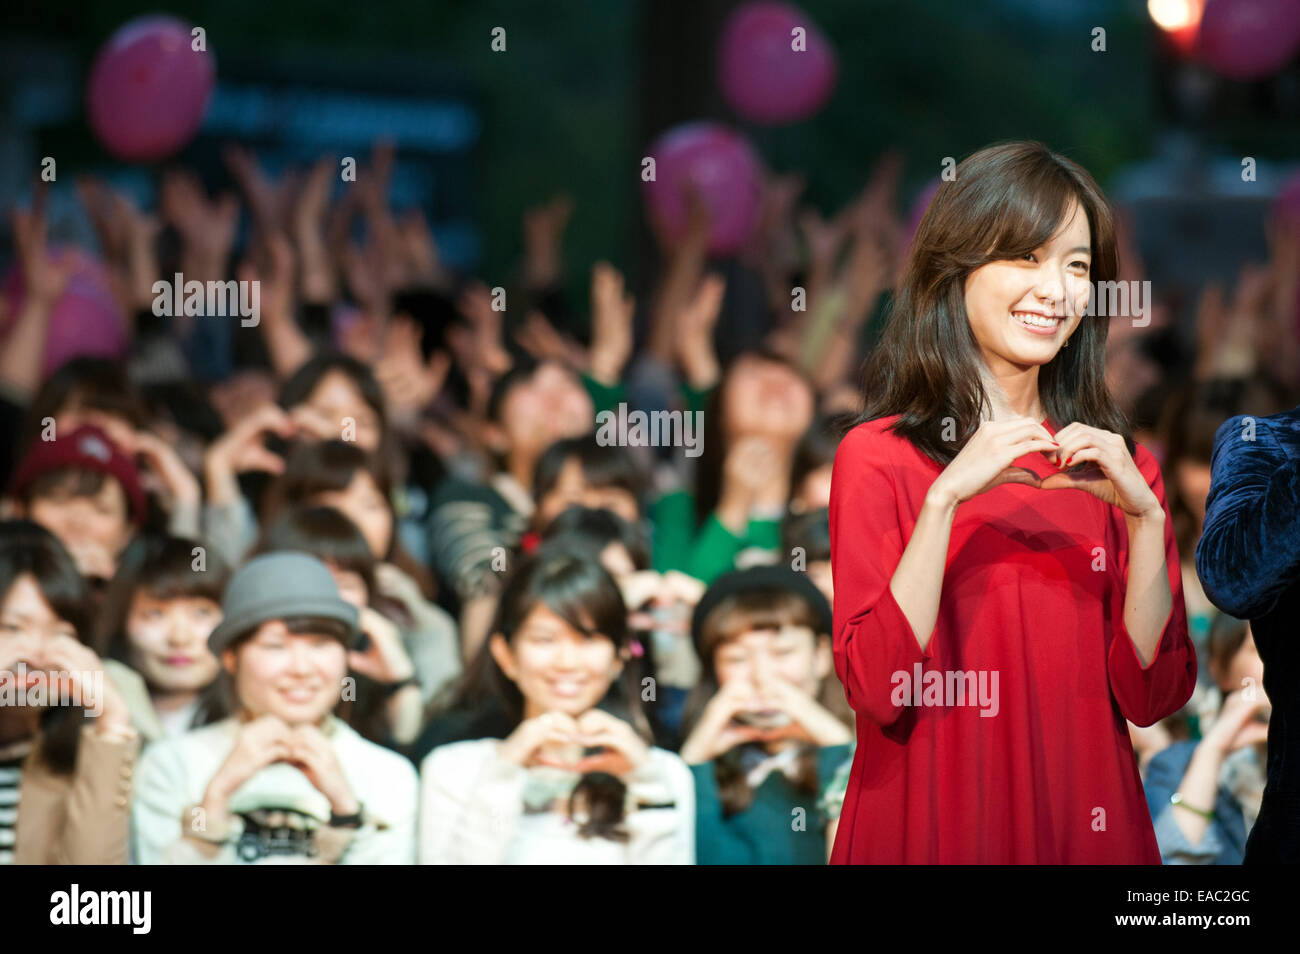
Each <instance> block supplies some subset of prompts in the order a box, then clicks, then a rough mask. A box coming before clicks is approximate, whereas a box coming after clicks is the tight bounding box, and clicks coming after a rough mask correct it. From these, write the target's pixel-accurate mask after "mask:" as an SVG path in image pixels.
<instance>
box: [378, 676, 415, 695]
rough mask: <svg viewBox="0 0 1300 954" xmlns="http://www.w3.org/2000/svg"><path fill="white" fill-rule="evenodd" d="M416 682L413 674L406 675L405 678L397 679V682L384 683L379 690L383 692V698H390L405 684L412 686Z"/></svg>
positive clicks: (404, 686)
mask: <svg viewBox="0 0 1300 954" xmlns="http://www.w3.org/2000/svg"><path fill="white" fill-rule="evenodd" d="M418 683H419V680H418V679H416V678H415V677H414V676H407V677H406V678H405V679H399V680H397V682H386V683H384V684H383V686H382V688H381V689H380V692H381V693H383V696H384V698H385V699H391V698H392V697H393V696H395V695H397V694H398V693H399V692H401V691H402V690H403V689H405V688H406V687H407V686H414V685H417V684H418Z"/></svg>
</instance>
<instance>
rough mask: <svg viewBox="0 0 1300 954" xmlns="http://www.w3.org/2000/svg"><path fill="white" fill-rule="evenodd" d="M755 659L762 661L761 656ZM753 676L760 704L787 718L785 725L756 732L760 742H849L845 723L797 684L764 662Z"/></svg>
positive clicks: (818, 743) (840, 743)
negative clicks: (774, 671) (760, 699)
mask: <svg viewBox="0 0 1300 954" xmlns="http://www.w3.org/2000/svg"><path fill="white" fill-rule="evenodd" d="M759 658H760V660H763V658H764V657H759ZM755 676H756V682H757V683H758V692H759V696H760V697H761V698H762V700H763V704H764V705H765V706H771V707H772V708H774V709H779V710H780V711H781V712H784V713H785V714H786V715H787V716H789V717H790V722H789V723H788V724H787V725H783V726H777V727H776V728H773V729H767V730H764V731H763V732H762V733H761V735H760V740H761V741H764V742H776V741H778V740H781V739H798V740H799V741H801V742H811V743H812V744H813V745H816V746H818V747H821V748H825V747H826V746H830V745H845V744H847V743H849V742H851V741H853V733H852V732H850V731H849V727H848V726H846V725H845V724H844V723H843V722H841V721H840V720H839V719H838V718H836V717H835V715H834V714H832V713H831V712H830V711H829V710H828V709H826V708H825V707H824V706H822V705H821V704H820V703H819V702H817V700H816V699H814V698H813V697H812V696H810V695H808V694H807V693H806V692H804V691H803V690H802V689H800V688H799V687H798V686H796V685H794V684H793V683H790V682H787V681H786V680H784V679H782V678H781V677H780V676H778V675H776V674H775V673H773V672H772V671H771V669H770V668H769V666H768V665H764V664H763V663H762V662H760V665H759V666H758V669H757V672H756V673H755Z"/></svg>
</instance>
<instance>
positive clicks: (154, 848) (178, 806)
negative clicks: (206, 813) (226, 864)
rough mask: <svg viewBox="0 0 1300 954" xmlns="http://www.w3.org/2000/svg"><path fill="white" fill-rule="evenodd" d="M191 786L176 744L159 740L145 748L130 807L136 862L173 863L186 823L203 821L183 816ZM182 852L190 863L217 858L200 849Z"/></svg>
mask: <svg viewBox="0 0 1300 954" xmlns="http://www.w3.org/2000/svg"><path fill="white" fill-rule="evenodd" d="M188 788H189V785H188V780H187V778H186V772H185V761H184V758H183V757H182V755H181V753H180V750H179V749H178V748H177V747H176V746H175V745H172V744H169V743H168V742H158V743H155V744H154V745H151V746H149V747H148V748H147V749H145V752H144V755H143V756H142V757H141V759H140V767H139V771H138V772H137V773H136V785H135V802H134V804H133V806H132V809H131V829H132V831H131V837H132V847H133V849H134V850H133V853H132V856H133V860H134V862H135V863H136V864H139V865H160V864H167V863H169V862H171V861H172V860H173V856H174V855H175V854H176V853H177V852H178V851H179V850H180V849H181V845H180V843H181V842H182V840H183V839H184V835H183V832H182V828H183V826H184V825H187V824H191V823H194V824H200V825H201V824H202V819H201V817H199V816H195V817H194V818H192V819H191V818H185V817H184V815H185V807H186V806H185V803H186V801H187V791H188ZM205 847H206V846H205ZM214 851H215V847H214ZM180 853H181V854H182V855H184V856H186V857H185V860H187V861H189V862H190V863H195V862H200V861H207V860H214V859H211V858H209V857H208V856H207V855H204V854H202V853H200V852H198V851H197V849H196V850H195V851H193V852H190V851H181V852H180Z"/></svg>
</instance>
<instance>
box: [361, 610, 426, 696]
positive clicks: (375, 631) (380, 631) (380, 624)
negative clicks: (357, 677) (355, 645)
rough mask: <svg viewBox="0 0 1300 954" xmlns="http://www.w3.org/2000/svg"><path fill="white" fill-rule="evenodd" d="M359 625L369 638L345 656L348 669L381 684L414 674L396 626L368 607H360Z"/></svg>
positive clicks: (400, 680) (413, 667) (397, 680)
mask: <svg viewBox="0 0 1300 954" xmlns="http://www.w3.org/2000/svg"><path fill="white" fill-rule="evenodd" d="M360 625H361V631H362V632H363V633H365V634H366V636H368V637H369V645H368V646H367V647H366V648H365V649H363V650H357V649H354V650H351V651H350V652H349V653H348V667H349V668H350V669H352V670H353V671H354V672H359V673H361V675H363V676H368V677H369V678H371V679H373V680H375V682H379V683H384V684H385V685H387V684H391V683H395V682H402V681H404V680H406V679H410V678H411V676H413V675H414V674H415V665H414V664H413V663H412V662H411V657H410V656H408V655H407V653H406V649H405V647H403V645H402V636H401V634H400V633H399V632H398V631H397V627H396V626H394V625H393V624H392V623H391V622H390V621H389V620H387V619H386V618H385V617H384V616H382V615H380V614H379V613H378V612H377V611H375V610H373V609H371V608H370V607H369V606H363V607H362V608H361V621H360Z"/></svg>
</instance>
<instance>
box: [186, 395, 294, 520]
mask: <svg viewBox="0 0 1300 954" xmlns="http://www.w3.org/2000/svg"><path fill="white" fill-rule="evenodd" d="M294 430H295V427H294V423H293V422H292V421H291V420H290V419H289V415H288V414H286V413H285V412H284V409H283V408H281V407H279V406H278V405H275V404H264V405H262V406H261V407H260V408H258V409H257V410H256V411H254V412H253V413H252V414H250V415H249V416H248V417H246V418H244V420H242V421H240V422H239V423H238V424H236V425H235V426H234V427H232V428H231V429H230V430H228V431H227V432H226V433H225V434H223V435H221V437H219V438H218V439H217V440H216V441H214V442H213V444H212V446H211V447H209V448H208V450H207V453H206V454H204V457H203V469H204V473H205V474H206V476H207V483H208V499H209V501H210V502H211V503H214V504H225V503H229V502H230V501H231V500H233V499H234V495H235V494H237V493H238V492H239V486H238V484H237V483H236V482H235V477H236V475H238V474H241V473H244V472H245V471H250V470H263V471H267V472H269V473H272V474H278V473H281V472H283V470H284V460H283V459H282V458H280V457H279V456H278V455H276V454H273V453H272V452H271V451H269V450H267V448H266V446H265V445H264V444H263V443H262V439H263V438H264V437H265V436H266V435H267V434H278V435H279V436H281V437H284V438H288V437H291V436H293V433H294Z"/></svg>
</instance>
